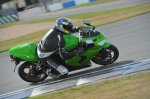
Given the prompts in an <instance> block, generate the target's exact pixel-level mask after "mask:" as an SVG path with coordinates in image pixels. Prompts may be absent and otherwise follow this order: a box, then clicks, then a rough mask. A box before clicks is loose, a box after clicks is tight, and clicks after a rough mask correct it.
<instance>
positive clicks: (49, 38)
mask: <svg viewBox="0 0 150 99" xmlns="http://www.w3.org/2000/svg"><path fill="white" fill-rule="evenodd" d="M78 31H79V29H77V28H75V29H73V31H72V32H78ZM63 35H64V33H63V32H62V31H60V30H58V29H57V28H56V27H54V28H53V29H51V30H50V31H49V32H48V33H47V34H46V35H45V36H44V37H43V39H42V40H41V42H40V43H39V44H38V47H37V53H38V56H39V58H40V61H41V62H42V63H43V64H44V65H45V66H50V67H52V68H53V69H56V68H57V67H58V66H59V65H60V64H59V63H57V62H56V61H55V60H53V59H51V57H50V56H51V55H52V54H53V53H54V52H55V51H56V50H58V49H59V52H60V57H61V58H62V59H64V60H66V59H69V58H72V57H74V56H75V55H76V50H74V51H70V52H67V51H66V50H65V40H64V38H63Z"/></svg>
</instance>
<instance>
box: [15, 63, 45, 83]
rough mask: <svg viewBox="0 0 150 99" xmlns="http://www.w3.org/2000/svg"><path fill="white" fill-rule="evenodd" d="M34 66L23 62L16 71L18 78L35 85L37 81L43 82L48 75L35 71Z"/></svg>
mask: <svg viewBox="0 0 150 99" xmlns="http://www.w3.org/2000/svg"><path fill="white" fill-rule="evenodd" d="M35 67H36V66H35V65H34V64H33V63H31V62H24V63H23V64H22V65H21V66H20V67H19V69H18V74H19V76H20V77H21V78H22V79H23V80H24V81H27V82H32V83H37V82H39V81H43V80H45V79H46V78H47V77H48V75H47V74H46V73H37V72H43V70H36V68H35Z"/></svg>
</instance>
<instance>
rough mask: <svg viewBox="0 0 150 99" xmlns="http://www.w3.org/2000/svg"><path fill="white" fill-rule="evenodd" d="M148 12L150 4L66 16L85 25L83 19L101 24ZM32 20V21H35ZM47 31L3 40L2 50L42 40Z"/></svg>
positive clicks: (94, 23) (76, 23)
mask: <svg viewBox="0 0 150 99" xmlns="http://www.w3.org/2000/svg"><path fill="white" fill-rule="evenodd" d="M148 12H150V4H148V5H142V6H134V7H127V8H121V9H114V10H107V11H100V12H92V13H86V14H78V15H71V16H66V17H69V18H71V19H76V21H74V26H78V25H83V23H82V20H89V21H91V24H92V25H95V26H100V25H104V24H109V23H112V22H116V21H119V20H123V19H127V18H130V17H134V16H137V15H141V14H144V13H148ZM45 20H47V19H45ZM51 20H54V18H52V19H51ZM30 22H31V23H32V22H33V21H30ZM36 22H43V20H42V21H41V20H36V21H35V23H36ZM47 31H48V30H42V31H39V32H36V33H32V34H29V35H25V36H21V37H18V38H15V39H10V40H6V41H2V42H0V46H1V47H0V52H3V51H6V50H8V49H10V48H11V47H13V46H15V45H17V44H21V43H24V42H38V41H40V40H41V38H42V37H43V36H44V35H45V33H46V32H47Z"/></svg>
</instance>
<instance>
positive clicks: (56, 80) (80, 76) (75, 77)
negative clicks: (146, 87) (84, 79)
mask: <svg viewBox="0 0 150 99" xmlns="http://www.w3.org/2000/svg"><path fill="white" fill-rule="evenodd" d="M145 61H150V59H146V60H142V61H139V62H133V63H129V64H124V65H119V66H116V67H112V68H107V69H103V70H98V71H94V72H90V73H85V74H82V75H77V76H73V77H68V78H65V79H60V80H56V81H52V82H50V83H44V84H41V85H38V86H34V87H29V88H25V89H21V90H17V91H13V92H9V93H6V94H2V95H0V97H2V96H5V95H9V94H13V93H16V92H20V91H24V90H27V89H32V88H36V87H41V86H43V85H46V84H52V83H57V82H61V81H65V80H68V79H72V78H77V77H81V76H85V75H88V74H94V73H97V72H100V71H105V70H109V69H115V68H118V67H124V66H128V65H133V64H137V63H142V62H145ZM79 79H80V78H79Z"/></svg>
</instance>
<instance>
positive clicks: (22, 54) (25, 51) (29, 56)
mask: <svg viewBox="0 0 150 99" xmlns="http://www.w3.org/2000/svg"><path fill="white" fill-rule="evenodd" d="M36 47H37V44H35V43H24V44H20V45H17V46H15V47H13V48H11V49H10V50H9V53H10V54H11V55H13V56H15V57H17V58H20V59H22V60H25V61H32V62H38V61H39V58H38V56H37V54H36Z"/></svg>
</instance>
